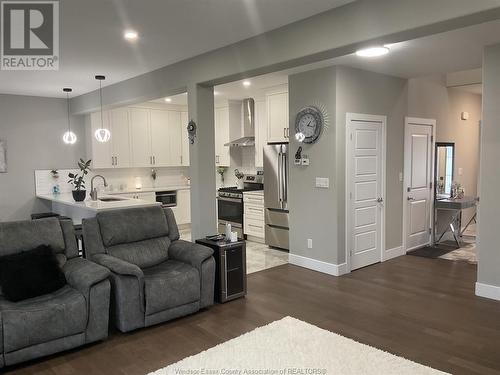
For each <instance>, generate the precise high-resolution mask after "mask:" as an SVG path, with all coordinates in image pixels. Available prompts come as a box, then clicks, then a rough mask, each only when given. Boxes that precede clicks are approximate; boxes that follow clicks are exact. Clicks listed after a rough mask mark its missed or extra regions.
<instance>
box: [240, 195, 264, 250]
mask: <svg viewBox="0 0 500 375" xmlns="http://www.w3.org/2000/svg"><path fill="white" fill-rule="evenodd" d="M243 214H244V216H243V233H244V234H246V235H247V236H251V237H253V239H256V240H260V242H263V241H264V239H265V221H264V194H263V192H262V191H259V192H252V191H250V192H244V193H243Z"/></svg>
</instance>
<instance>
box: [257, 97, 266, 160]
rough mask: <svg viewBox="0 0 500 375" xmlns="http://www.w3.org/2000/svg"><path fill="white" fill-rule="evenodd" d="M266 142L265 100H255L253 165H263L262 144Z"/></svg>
mask: <svg viewBox="0 0 500 375" xmlns="http://www.w3.org/2000/svg"><path fill="white" fill-rule="evenodd" d="M266 142H267V110H266V100H265V99H261V100H259V99H256V100H255V166H256V167H257V168H263V167H264V145H265V144H266Z"/></svg>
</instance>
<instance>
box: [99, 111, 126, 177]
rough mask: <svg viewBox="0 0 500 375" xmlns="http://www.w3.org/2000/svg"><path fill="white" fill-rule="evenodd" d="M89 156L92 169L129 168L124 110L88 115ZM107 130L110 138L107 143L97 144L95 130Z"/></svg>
mask: <svg viewBox="0 0 500 375" xmlns="http://www.w3.org/2000/svg"><path fill="white" fill-rule="evenodd" d="M90 122H91V132H90V133H91V134H90V136H91V137H92V142H91V147H92V150H91V156H90V159H92V167H93V168H97V169H99V168H124V167H129V166H130V129H129V119H128V111H127V109H126V108H118V109H113V110H111V111H103V113H102V125H101V112H100V111H99V112H94V113H92V114H91V115H90ZM100 128H104V129H108V130H109V132H110V133H111V138H110V139H109V141H108V142H98V141H97V139H96V138H95V135H94V134H95V132H96V130H97V129H100Z"/></svg>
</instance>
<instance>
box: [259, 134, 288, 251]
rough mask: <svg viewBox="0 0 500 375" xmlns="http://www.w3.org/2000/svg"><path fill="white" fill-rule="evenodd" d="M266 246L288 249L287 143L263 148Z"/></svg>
mask: <svg viewBox="0 0 500 375" xmlns="http://www.w3.org/2000/svg"><path fill="white" fill-rule="evenodd" d="M264 179H265V181H264V207H265V223H266V231H265V233H266V244H267V245H269V246H273V247H277V248H280V249H285V250H288V249H289V239H288V233H289V227H288V214H289V211H288V143H278V144H269V145H266V146H264Z"/></svg>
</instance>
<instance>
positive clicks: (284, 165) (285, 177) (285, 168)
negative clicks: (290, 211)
mask: <svg viewBox="0 0 500 375" xmlns="http://www.w3.org/2000/svg"><path fill="white" fill-rule="evenodd" d="M281 158H282V160H281V168H282V170H283V179H282V185H283V186H282V189H283V199H282V201H283V208H285V207H284V206H285V203H286V202H287V201H288V184H287V181H288V161H287V157H286V154H285V153H282V154H281Z"/></svg>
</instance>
